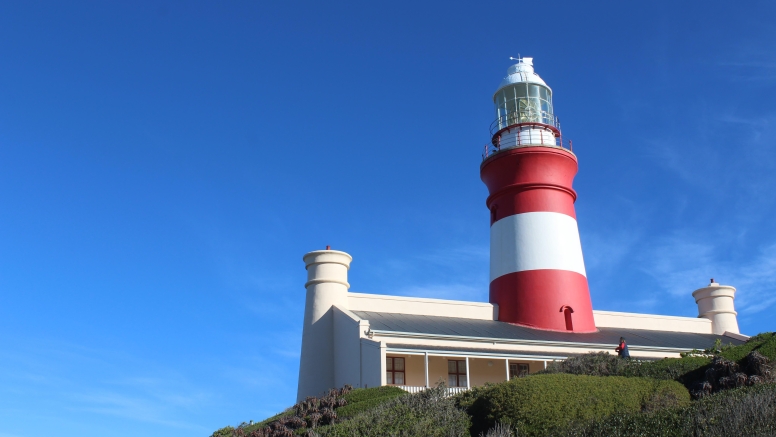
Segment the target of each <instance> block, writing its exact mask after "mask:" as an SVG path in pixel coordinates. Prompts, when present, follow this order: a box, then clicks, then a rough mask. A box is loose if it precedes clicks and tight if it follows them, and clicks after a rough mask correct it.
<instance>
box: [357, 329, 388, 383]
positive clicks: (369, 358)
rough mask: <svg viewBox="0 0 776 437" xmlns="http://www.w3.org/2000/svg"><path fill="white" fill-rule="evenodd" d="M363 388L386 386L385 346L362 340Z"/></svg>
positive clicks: (365, 339)
mask: <svg viewBox="0 0 776 437" xmlns="http://www.w3.org/2000/svg"><path fill="white" fill-rule="evenodd" d="M360 342H361V360H360V363H361V387H379V386H381V385H385V370H384V369H385V365H384V363H385V344H384V343H383V344H381V343H380V342H379V341H372V340H370V339H368V338H362V339H361V341H360Z"/></svg>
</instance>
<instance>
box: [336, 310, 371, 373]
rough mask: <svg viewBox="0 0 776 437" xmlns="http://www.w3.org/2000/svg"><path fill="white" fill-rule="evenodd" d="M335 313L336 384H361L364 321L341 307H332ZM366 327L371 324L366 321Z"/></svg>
mask: <svg viewBox="0 0 776 437" xmlns="http://www.w3.org/2000/svg"><path fill="white" fill-rule="evenodd" d="M332 311H333V315H334V342H333V343H334V385H333V386H332V388H338V387H342V386H344V385H345V384H350V385H351V386H353V387H355V388H358V387H360V386H361V335H360V330H361V327H362V323H360V322H359V320H357V319H354V318H352V317H351V316H350V314H348V311H347V310H342V309H340V308H339V307H336V306H335V307H333V308H332ZM363 325H365V327H366V329H368V328H369V324H368V323H367V322H366V321H364V322H363ZM366 329H365V330H366Z"/></svg>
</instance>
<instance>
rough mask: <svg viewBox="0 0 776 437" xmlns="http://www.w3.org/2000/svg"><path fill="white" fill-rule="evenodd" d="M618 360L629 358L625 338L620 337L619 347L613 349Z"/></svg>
mask: <svg viewBox="0 0 776 437" xmlns="http://www.w3.org/2000/svg"><path fill="white" fill-rule="evenodd" d="M614 351H615V352H617V354H618V355H619V356H620V358H630V352H628V344H627V343H625V337H620V345H619V346H617V347H616V348H615V349H614Z"/></svg>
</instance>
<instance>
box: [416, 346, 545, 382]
mask: <svg viewBox="0 0 776 437" xmlns="http://www.w3.org/2000/svg"><path fill="white" fill-rule="evenodd" d="M423 359H424V363H425V365H424V367H423V369H424V370H425V371H426V388H428V352H423ZM545 367H547V363H545Z"/></svg>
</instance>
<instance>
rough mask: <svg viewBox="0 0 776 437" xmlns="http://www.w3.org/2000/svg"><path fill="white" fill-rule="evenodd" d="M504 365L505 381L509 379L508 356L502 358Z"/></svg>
mask: <svg viewBox="0 0 776 437" xmlns="http://www.w3.org/2000/svg"><path fill="white" fill-rule="evenodd" d="M504 367H505V368H506V370H507V381H509V358H504Z"/></svg>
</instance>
